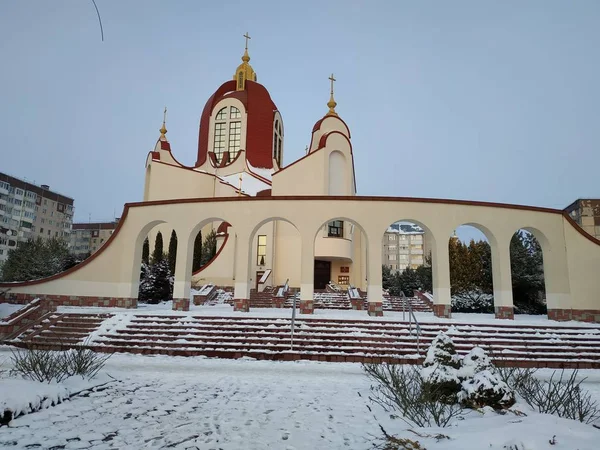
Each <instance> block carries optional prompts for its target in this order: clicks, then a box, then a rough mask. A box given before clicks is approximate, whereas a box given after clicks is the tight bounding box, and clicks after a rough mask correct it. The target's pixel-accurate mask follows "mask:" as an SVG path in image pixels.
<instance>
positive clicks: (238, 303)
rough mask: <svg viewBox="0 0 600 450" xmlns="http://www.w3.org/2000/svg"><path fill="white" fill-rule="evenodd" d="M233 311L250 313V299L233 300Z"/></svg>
mask: <svg viewBox="0 0 600 450" xmlns="http://www.w3.org/2000/svg"><path fill="white" fill-rule="evenodd" d="M233 310H234V311H241V312H249V311H250V299H248V298H235V299H233Z"/></svg>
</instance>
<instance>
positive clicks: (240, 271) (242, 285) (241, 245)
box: [233, 231, 252, 311]
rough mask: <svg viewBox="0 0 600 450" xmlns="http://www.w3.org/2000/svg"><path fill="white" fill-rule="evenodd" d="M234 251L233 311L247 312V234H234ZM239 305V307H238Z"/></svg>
mask: <svg viewBox="0 0 600 450" xmlns="http://www.w3.org/2000/svg"><path fill="white" fill-rule="evenodd" d="M236 239H237V245H236V249H235V284H234V294H233V298H234V301H235V303H236V305H235V310H240V311H247V310H248V308H249V302H250V274H249V270H250V255H251V253H250V246H251V245H252V242H251V240H250V235H249V234H248V233H242V232H239V231H238V232H236ZM238 303H239V305H238Z"/></svg>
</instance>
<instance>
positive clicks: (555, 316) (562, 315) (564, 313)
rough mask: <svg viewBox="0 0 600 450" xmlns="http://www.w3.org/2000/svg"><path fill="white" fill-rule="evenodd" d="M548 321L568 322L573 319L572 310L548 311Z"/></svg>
mask: <svg viewBox="0 0 600 450" xmlns="http://www.w3.org/2000/svg"><path fill="white" fill-rule="evenodd" d="M548 319H550V320H557V321H559V322H564V321H566V320H572V319H571V310H570V309H549V310H548Z"/></svg>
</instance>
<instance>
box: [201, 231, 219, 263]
mask: <svg viewBox="0 0 600 450" xmlns="http://www.w3.org/2000/svg"><path fill="white" fill-rule="evenodd" d="M216 254H217V233H215V230H211V232H210V233H208V235H207V236H206V238H205V239H204V243H203V244H202V257H201V259H200V266H203V265H205V264H206V263H207V262H208V261H210V260H211V259H212V258H213V257H214V256H215V255H216Z"/></svg>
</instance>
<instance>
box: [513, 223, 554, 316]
mask: <svg viewBox="0 0 600 450" xmlns="http://www.w3.org/2000/svg"><path fill="white" fill-rule="evenodd" d="M510 268H511V276H512V287H513V302H514V304H515V306H516V307H517V310H518V311H521V312H526V313H533V314H543V313H545V312H546V307H545V305H544V304H543V303H542V302H541V298H542V297H543V294H544V289H545V287H544V263H543V255H542V248H541V247H540V245H539V243H538V242H537V240H536V239H535V237H534V236H533V235H532V234H531V233H526V232H524V231H522V230H520V231H518V232H517V233H515V234H514V235H513V237H512V239H511V241H510Z"/></svg>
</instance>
